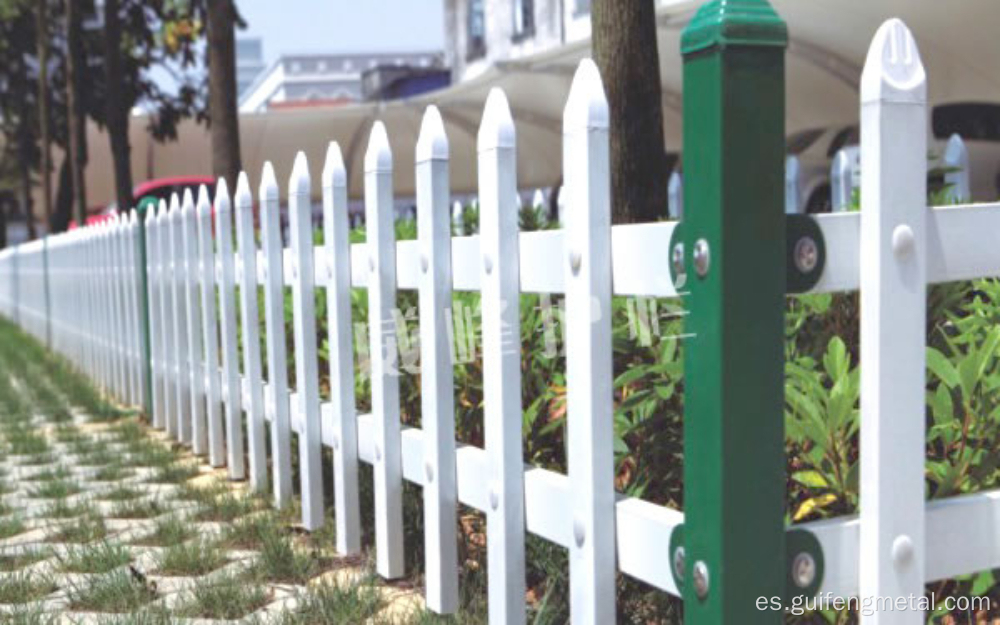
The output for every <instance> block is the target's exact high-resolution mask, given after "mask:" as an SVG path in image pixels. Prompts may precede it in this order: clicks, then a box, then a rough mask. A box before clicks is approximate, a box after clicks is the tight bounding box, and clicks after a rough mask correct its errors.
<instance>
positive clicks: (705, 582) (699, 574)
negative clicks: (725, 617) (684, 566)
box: [691, 560, 710, 599]
mask: <svg viewBox="0 0 1000 625" xmlns="http://www.w3.org/2000/svg"><path fill="white" fill-rule="evenodd" d="M691 577H692V581H693V582H694V592H695V594H697V595H698V598H699V599H704V598H705V597H707V596H708V587H709V583H710V582H709V578H708V565H707V564H705V561H704V560H698V561H697V562H695V563H694V569H693V570H692V571H691Z"/></svg>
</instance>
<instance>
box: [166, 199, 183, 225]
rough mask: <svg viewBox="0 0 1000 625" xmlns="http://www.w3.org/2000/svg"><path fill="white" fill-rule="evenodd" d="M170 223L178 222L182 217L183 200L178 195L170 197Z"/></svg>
mask: <svg viewBox="0 0 1000 625" xmlns="http://www.w3.org/2000/svg"><path fill="white" fill-rule="evenodd" d="M169 217H170V221H177V220H178V219H180V217H181V198H180V196H179V195H177V194H176V193H174V194H172V195H171V196H170V214H169Z"/></svg>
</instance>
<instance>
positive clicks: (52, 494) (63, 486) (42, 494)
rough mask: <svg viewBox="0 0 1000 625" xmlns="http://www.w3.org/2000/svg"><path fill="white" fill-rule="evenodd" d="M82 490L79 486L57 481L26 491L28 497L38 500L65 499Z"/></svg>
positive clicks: (60, 480) (44, 483)
mask: <svg viewBox="0 0 1000 625" xmlns="http://www.w3.org/2000/svg"><path fill="white" fill-rule="evenodd" d="M82 490H83V489H82V488H80V485H79V484H76V483H74V482H68V481H66V480H62V479H59V480H54V481H51V482H43V483H42V485H41V486H36V487H35V488H30V489H28V496H29V497H36V498H38V499H66V498H67V497H70V496H72V495H76V494H77V493H79V492H81V491H82Z"/></svg>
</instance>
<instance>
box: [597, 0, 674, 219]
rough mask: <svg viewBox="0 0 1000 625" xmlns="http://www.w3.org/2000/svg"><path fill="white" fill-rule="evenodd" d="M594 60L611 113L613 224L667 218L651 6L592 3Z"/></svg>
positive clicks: (634, 1) (628, 0)
mask: <svg viewBox="0 0 1000 625" xmlns="http://www.w3.org/2000/svg"><path fill="white" fill-rule="evenodd" d="M591 11H592V13H591V24H592V29H593V46H594V50H593V52H594V60H595V62H596V63H597V66H598V67H599V68H600V70H601V76H603V78H604V88H605V91H606V93H607V97H608V106H609V109H610V111H609V112H610V115H611V119H610V128H609V131H610V141H611V206H612V221H614V223H634V222H643V221H655V220H658V219H662V218H663V217H665V216H666V215H667V177H668V176H669V173H670V172H668V171H667V168H666V157H665V153H664V149H663V109H662V108H661V107H662V103H661V97H662V94H661V90H660V59H659V55H658V53H657V43H656V16H655V12H654V2H653V0H594V2H593V3H592V6H591Z"/></svg>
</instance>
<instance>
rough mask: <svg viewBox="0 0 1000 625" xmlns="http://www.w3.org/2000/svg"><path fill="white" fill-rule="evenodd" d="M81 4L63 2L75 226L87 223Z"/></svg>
mask: <svg viewBox="0 0 1000 625" xmlns="http://www.w3.org/2000/svg"><path fill="white" fill-rule="evenodd" d="M81 29H82V24H81V17H80V0H66V123H67V126H68V127H67V130H68V131H69V133H68V134H69V151H68V152H67V154H66V157H67V158H68V159H69V161H70V175H71V178H72V182H73V198H72V201H73V209H74V210H73V218H74V219H76V223H77V225H80V226H82V225H83V224H85V223H86V222H87V189H86V186H85V183H84V178H83V175H84V169H85V168H86V166H87V135H86V128H87V127H86V113H85V111H84V108H83V98H82V91H81V89H80V87H81V73H82V72H83V71H84V68H85V67H86V62H87V61H86V58H85V57H84V53H83V41H81V34H82V33H81V32H80V31H81Z"/></svg>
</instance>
